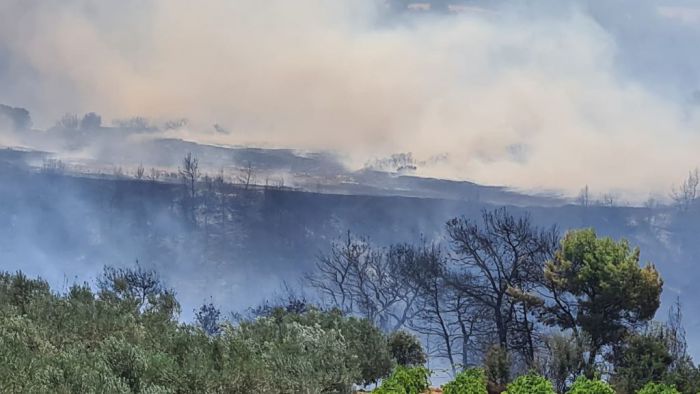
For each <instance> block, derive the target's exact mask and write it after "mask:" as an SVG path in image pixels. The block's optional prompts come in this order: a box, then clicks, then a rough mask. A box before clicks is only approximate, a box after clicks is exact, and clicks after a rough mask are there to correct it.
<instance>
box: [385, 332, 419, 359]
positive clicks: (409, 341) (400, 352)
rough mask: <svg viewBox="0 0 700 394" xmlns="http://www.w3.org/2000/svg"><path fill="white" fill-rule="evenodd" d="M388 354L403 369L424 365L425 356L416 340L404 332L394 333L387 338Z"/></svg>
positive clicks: (413, 336)
mask: <svg viewBox="0 0 700 394" xmlns="http://www.w3.org/2000/svg"><path fill="white" fill-rule="evenodd" d="M388 342H389V352H390V353H391V356H392V357H393V358H394V360H396V363H397V364H399V365H403V366H404V367H413V366H418V365H423V364H425V361H426V356H425V352H424V351H423V346H422V345H421V343H420V341H419V340H418V338H416V336H415V335H413V334H410V333H408V332H406V331H396V332H394V333H392V334H391V335H390V336H389V340H388Z"/></svg>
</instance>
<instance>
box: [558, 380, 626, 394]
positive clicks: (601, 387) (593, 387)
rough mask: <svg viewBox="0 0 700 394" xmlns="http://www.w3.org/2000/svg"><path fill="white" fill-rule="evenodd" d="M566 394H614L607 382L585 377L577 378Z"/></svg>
mask: <svg viewBox="0 0 700 394" xmlns="http://www.w3.org/2000/svg"><path fill="white" fill-rule="evenodd" d="M567 393H568V394H615V390H613V388H612V387H610V385H609V384H608V383H607V382H604V381H602V380H599V379H588V378H586V377H585V376H579V377H578V378H577V379H576V381H575V382H574V384H573V385H571V388H570V389H569V391H567Z"/></svg>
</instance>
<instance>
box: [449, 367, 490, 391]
mask: <svg viewBox="0 0 700 394" xmlns="http://www.w3.org/2000/svg"><path fill="white" fill-rule="evenodd" d="M442 391H443V393H445V394H487V393H488V391H487V390H486V374H485V373H484V371H483V370H481V369H476V368H471V369H467V370H464V371H462V372H460V373H459V374H458V375H457V377H455V379H454V380H453V381H451V382H449V383H447V384H446V385H444V386H442Z"/></svg>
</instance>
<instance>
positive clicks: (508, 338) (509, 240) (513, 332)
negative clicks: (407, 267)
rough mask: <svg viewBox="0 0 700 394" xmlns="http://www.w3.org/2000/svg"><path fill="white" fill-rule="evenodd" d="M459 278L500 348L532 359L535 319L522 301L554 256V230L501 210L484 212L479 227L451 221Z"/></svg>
mask: <svg viewBox="0 0 700 394" xmlns="http://www.w3.org/2000/svg"><path fill="white" fill-rule="evenodd" d="M447 232H448V235H449V238H450V242H451V245H452V249H453V251H454V254H455V255H454V258H455V265H456V269H457V272H458V274H459V276H458V278H459V280H455V281H454V283H453V286H454V287H455V289H456V290H457V291H459V292H461V293H462V294H463V295H464V296H465V297H468V298H469V299H470V300H471V301H472V302H474V303H476V304H477V305H479V306H480V307H482V308H483V309H484V311H485V312H486V313H487V315H488V318H489V319H490V321H491V322H492V324H493V332H494V333H495V336H496V338H495V339H496V341H497V344H498V346H499V347H500V348H501V349H504V350H506V351H508V350H515V351H517V352H519V353H520V354H521V355H522V356H523V357H524V358H525V361H526V362H527V363H528V365H530V364H531V363H532V362H533V361H534V354H535V341H536V338H535V337H534V328H535V327H534V321H535V319H533V318H532V316H531V311H530V309H531V308H530V307H529V305H528V303H527V302H523V300H526V299H528V297H527V295H528V293H529V292H532V291H534V290H535V289H536V288H537V287H538V286H539V283H541V276H542V272H543V268H544V263H545V261H547V259H549V258H550V257H551V255H552V254H553V252H554V250H555V248H556V245H557V242H558V232H557V230H556V228H554V227H552V228H549V229H540V228H537V227H535V226H534V225H533V224H532V223H531V222H530V219H529V218H528V217H527V216H522V217H514V216H512V215H511V214H509V213H508V211H507V210H506V209H505V208H502V209H497V210H494V211H484V212H483V213H482V218H481V223H476V222H474V221H472V220H470V219H466V218H455V219H452V220H450V221H449V222H448V223H447Z"/></svg>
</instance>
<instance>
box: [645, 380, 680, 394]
mask: <svg viewBox="0 0 700 394" xmlns="http://www.w3.org/2000/svg"><path fill="white" fill-rule="evenodd" d="M637 394H681V393H680V391H678V390H676V388H675V387H673V386H669V385H667V384H664V383H654V382H649V383H647V384H646V385H645V386H644V387H642V389H641V390H639V391H637Z"/></svg>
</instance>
